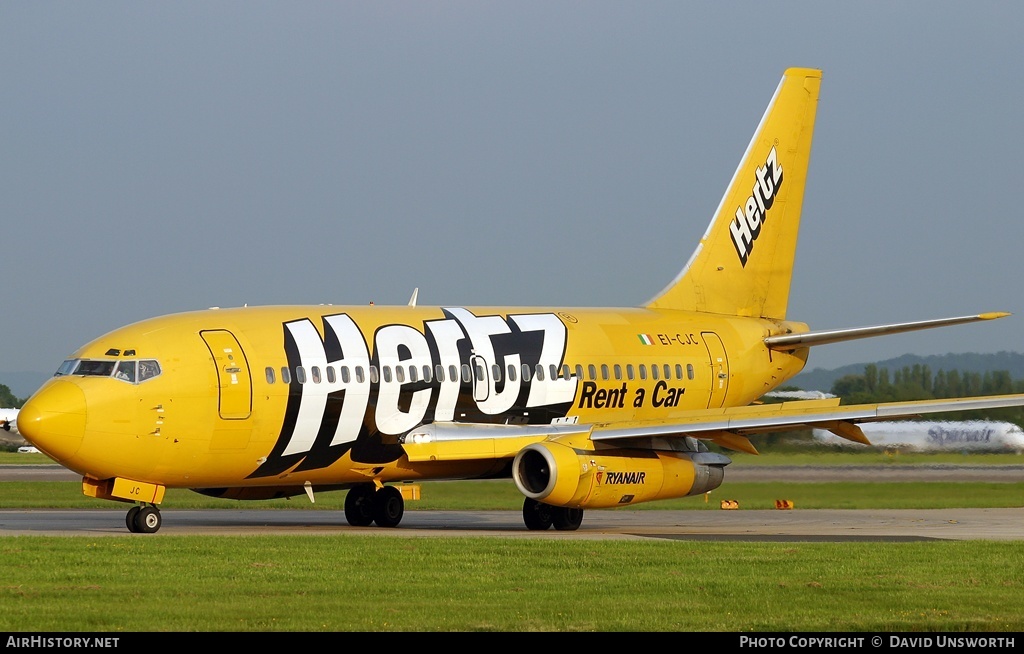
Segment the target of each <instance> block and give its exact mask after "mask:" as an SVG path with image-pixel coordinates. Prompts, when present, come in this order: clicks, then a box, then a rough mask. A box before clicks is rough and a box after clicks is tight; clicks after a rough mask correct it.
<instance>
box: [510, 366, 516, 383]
mask: <svg viewBox="0 0 1024 654" xmlns="http://www.w3.org/2000/svg"><path fill="white" fill-rule="evenodd" d="M508 380H509V381H510V382H514V381H515V380H516V367H515V365H513V364H511V363H510V364H508Z"/></svg>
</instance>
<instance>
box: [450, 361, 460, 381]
mask: <svg viewBox="0 0 1024 654" xmlns="http://www.w3.org/2000/svg"><path fill="white" fill-rule="evenodd" d="M448 379H450V380H451V381H453V382H457V381H459V368H458V366H456V365H455V364H454V363H452V364H450V365H449V366H448Z"/></svg>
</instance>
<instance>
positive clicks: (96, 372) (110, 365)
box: [73, 359, 117, 377]
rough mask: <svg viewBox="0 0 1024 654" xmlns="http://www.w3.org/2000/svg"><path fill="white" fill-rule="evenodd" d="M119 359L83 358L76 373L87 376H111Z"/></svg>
mask: <svg viewBox="0 0 1024 654" xmlns="http://www.w3.org/2000/svg"><path fill="white" fill-rule="evenodd" d="M116 364H117V361H90V360H89V359H83V360H82V362H81V363H79V364H78V367H77V368H75V372H74V373H73V374H75V375H85V376H87V377H109V376H110V375H111V373H113V372H114V366H115V365H116Z"/></svg>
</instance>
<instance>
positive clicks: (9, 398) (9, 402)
mask: <svg viewBox="0 0 1024 654" xmlns="http://www.w3.org/2000/svg"><path fill="white" fill-rule="evenodd" d="M26 400H28V398H27V397H26V398H17V397H14V393H12V392H11V389H10V388H8V387H7V386H6V385H4V384H0V409H20V408H21V405H22V404H24V403H25V401H26Z"/></svg>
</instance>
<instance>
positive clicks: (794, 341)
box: [764, 312, 1011, 352]
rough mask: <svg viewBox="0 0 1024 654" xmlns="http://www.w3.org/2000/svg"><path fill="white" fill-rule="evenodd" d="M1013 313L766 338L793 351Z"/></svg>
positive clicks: (767, 342)
mask: <svg viewBox="0 0 1024 654" xmlns="http://www.w3.org/2000/svg"><path fill="white" fill-rule="evenodd" d="M1009 315H1011V314H1009V313H1006V312H990V313H979V314H977V315H974V316H959V317H957V318H938V319H936V320H919V321H917V322H901V323H895V324H892V325H876V326H874V327H854V328H851V329H831V330H828V331H820V332H804V333H802V334H779V335H777V336H769V337H767V338H766V339H764V343H765V345H767V346H768V347H769V348H770V349H772V350H779V351H782V352H791V351H793V350H797V349H799V348H802V347H810V346H812V345H827V344H828V343H841V342H843V341H852V340H855V339H858V338H869V337H871V336H884V335H887V334H901V333H903V332H912V331H916V330H918V329H931V328H932V327H948V326H950V325H961V324H964V323H968V322H977V321H979V320H995V319H996V318H1005V317H1006V316H1009Z"/></svg>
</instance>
